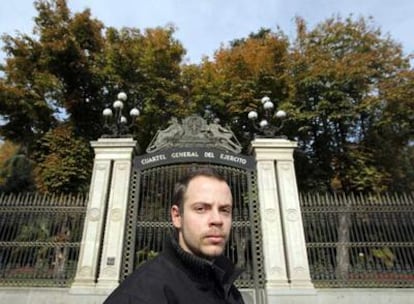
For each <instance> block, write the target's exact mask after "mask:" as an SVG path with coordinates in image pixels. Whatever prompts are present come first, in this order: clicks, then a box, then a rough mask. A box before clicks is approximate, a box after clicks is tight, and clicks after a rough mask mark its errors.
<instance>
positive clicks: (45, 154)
mask: <svg viewBox="0 0 414 304" xmlns="http://www.w3.org/2000/svg"><path fill="white" fill-rule="evenodd" d="M33 158H34V159H35V161H36V163H37V167H36V169H35V174H36V182H37V188H38V189H39V191H41V192H51V193H80V192H84V193H85V192H86V191H87V190H88V188H89V181H90V172H91V167H92V151H91V149H90V147H89V144H88V142H87V141H85V140H84V139H82V138H79V137H76V135H75V132H74V128H73V127H72V126H71V125H70V124H64V125H61V126H59V127H57V128H55V129H53V130H50V131H49V132H47V133H46V134H45V136H43V138H42V139H41V140H40V141H39V142H38V145H37V147H36V152H35V153H34V155H33Z"/></svg>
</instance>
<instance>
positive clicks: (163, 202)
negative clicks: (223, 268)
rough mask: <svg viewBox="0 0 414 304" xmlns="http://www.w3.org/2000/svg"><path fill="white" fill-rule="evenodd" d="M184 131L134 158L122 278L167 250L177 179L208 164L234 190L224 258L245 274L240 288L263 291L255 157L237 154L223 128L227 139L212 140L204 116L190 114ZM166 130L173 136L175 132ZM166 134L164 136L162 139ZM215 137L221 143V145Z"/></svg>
mask: <svg viewBox="0 0 414 304" xmlns="http://www.w3.org/2000/svg"><path fill="white" fill-rule="evenodd" d="M212 125H213V126H212ZM181 127H182V128H183V134H181V136H180V137H179V139H178V140H177V138H176V140H175V143H174V145H168V146H167V147H165V145H163V146H162V147H163V148H160V149H157V146H156V145H154V144H152V145H150V146H149V148H148V149H147V152H148V151H150V152H151V153H148V154H145V155H143V156H139V157H136V158H135V160H134V168H133V174H132V180H131V190H130V199H129V206H128V213H127V224H126V225H127V227H126V229H125V231H126V235H125V243H124V251H123V252H124V256H123V272H122V275H123V277H122V278H121V280H123V279H124V278H125V277H126V276H127V275H129V274H130V273H131V272H132V271H133V270H134V269H135V268H137V267H138V266H139V265H140V264H141V263H143V262H145V261H147V260H149V259H151V258H153V257H155V256H156V255H157V254H158V253H159V252H160V251H161V250H162V249H163V244H164V241H165V239H166V238H167V237H168V235H169V234H170V230H171V229H172V225H171V219H170V207H171V205H170V203H171V201H172V194H173V189H174V185H175V183H176V182H177V181H178V179H179V178H180V177H181V176H182V175H184V174H185V173H186V172H187V171H189V170H193V169H194V168H197V167H201V166H203V167H206V166H207V167H213V168H214V169H216V170H217V171H218V172H219V173H221V174H222V175H223V176H224V177H225V178H226V180H227V181H228V183H229V185H230V188H231V189H232V194H233V226H232V233H231V236H230V240H229V242H228V244H227V247H226V251H225V254H226V255H227V256H228V257H229V258H230V259H231V260H232V261H233V262H234V263H235V264H236V265H237V266H238V267H241V268H243V269H244V270H245V271H244V273H243V275H242V276H241V277H240V278H239V279H238V280H237V281H236V285H237V286H238V287H239V288H249V289H255V290H259V289H262V288H263V285H264V274H263V269H264V266H263V256H262V252H261V248H262V246H261V227H260V216H259V208H258V207H259V206H258V199H257V185H256V171H255V162H254V159H253V158H252V157H250V156H245V155H240V154H237V153H234V152H238V151H235V149H238V147H237V144H235V142H234V141H233V139H230V138H229V135H228V134H229V133H228V132H229V131H228V130H226V129H224V128H222V130H221V131H223V132H226V138H225V140H223V136H221V137H220V134H222V133H220V134H213V135H215V136H214V139H213V136H211V135H212V134H211V133H208V132H214V130H213V128H214V127H215V128H217V125H216V124H207V123H206V122H205V121H204V120H203V119H201V118H200V117H197V116H192V117H190V118H187V121H185V120H184V121H183V125H182V126H181ZM220 128H221V127H220ZM167 130H168V129H167ZM212 130H213V131H212ZM168 132H170V133H171V128H170V129H169V131H168ZM190 132H191V133H190ZM159 133H160V132H159ZM159 133H157V135H158V137H159V136H160V134H159ZM166 133H167V131H165V133H164V134H163V133H161V135H164V140H165V137H166V136H165V135H166ZM188 133H190V134H188ZM167 135H168V134H167ZM230 135H232V133H231V134H230ZM232 136H234V135H232ZM217 138H218V140H221V144H220V145H219V144H217ZM230 141H231V142H230ZM153 142H154V141H153ZM229 142H230V143H229ZM164 143H165V141H164ZM223 143H224V144H225V146H223V145H222V144H223ZM229 144H230V145H229ZM223 147H224V148H223ZM229 147H230V148H231V149H233V151H229V150H231V149H230V148H229Z"/></svg>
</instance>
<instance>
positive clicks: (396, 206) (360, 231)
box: [300, 193, 414, 287]
mask: <svg viewBox="0 0 414 304" xmlns="http://www.w3.org/2000/svg"><path fill="white" fill-rule="evenodd" d="M300 200H301V208H302V216H303V222H304V229H305V238H306V245H307V254H308V259H309V264H310V272H311V276H312V281H313V283H314V285H315V286H316V287H414V194H413V193H410V194H400V195H398V194H393V195H390V194H388V195H362V194H361V195H354V194H348V195H346V194H340V195H319V194H302V195H301V196H300Z"/></svg>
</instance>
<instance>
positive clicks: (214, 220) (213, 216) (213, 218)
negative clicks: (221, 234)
mask: <svg viewBox="0 0 414 304" xmlns="http://www.w3.org/2000/svg"><path fill="white" fill-rule="evenodd" d="M210 224H211V225H222V224H223V216H222V215H221V214H220V211H219V210H215V209H212V210H211V213H210Z"/></svg>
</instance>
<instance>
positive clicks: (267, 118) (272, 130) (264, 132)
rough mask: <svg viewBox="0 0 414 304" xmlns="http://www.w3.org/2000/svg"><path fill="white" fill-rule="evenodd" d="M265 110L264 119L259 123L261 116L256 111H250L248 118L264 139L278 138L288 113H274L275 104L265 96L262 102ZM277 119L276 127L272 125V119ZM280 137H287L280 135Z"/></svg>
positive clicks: (280, 111) (279, 111)
mask: <svg viewBox="0 0 414 304" xmlns="http://www.w3.org/2000/svg"><path fill="white" fill-rule="evenodd" d="M261 102H262V106H263V109H264V118H263V119H262V120H260V122H257V119H258V117H259V115H258V114H257V112H256V111H250V112H249V114H247V117H248V118H249V119H250V120H251V121H252V122H253V127H254V128H255V129H256V130H257V131H258V132H259V134H260V136H262V137H276V134H278V133H279V131H280V130H281V129H282V128H283V124H284V118H285V117H286V112H285V111H282V110H278V111H277V112H276V113H274V111H273V109H274V107H275V106H274V104H273V102H272V101H271V100H270V98H269V97H267V96H265V97H263V98H262V100H261ZM274 117H275V118H276V123H277V124H276V125H274V124H272V118H274ZM279 136H280V137H285V136H283V135H279Z"/></svg>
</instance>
